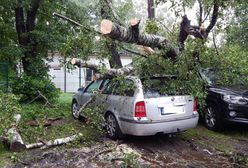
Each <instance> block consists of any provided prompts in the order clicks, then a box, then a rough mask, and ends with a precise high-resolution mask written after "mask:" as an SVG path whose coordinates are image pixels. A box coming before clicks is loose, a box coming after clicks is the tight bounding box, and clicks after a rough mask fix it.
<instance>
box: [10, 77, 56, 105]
mask: <svg viewBox="0 0 248 168" xmlns="http://www.w3.org/2000/svg"><path fill="white" fill-rule="evenodd" d="M11 88H12V92H13V93H14V94H16V95H19V96H20V101H21V102H28V101H30V100H32V99H34V98H35V97H36V96H37V95H38V91H40V92H41V93H42V94H43V95H44V96H46V98H48V99H49V101H55V100H56V99H57V98H58V96H59V90H58V89H57V88H56V87H55V85H54V84H53V83H52V81H51V80H50V79H49V78H46V77H43V78H42V79H40V78H33V77H30V76H27V75H23V76H22V77H18V78H16V79H14V80H12V82H11ZM38 100H39V101H44V100H43V99H38Z"/></svg>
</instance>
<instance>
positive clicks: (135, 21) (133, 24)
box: [130, 18, 140, 26]
mask: <svg viewBox="0 0 248 168" xmlns="http://www.w3.org/2000/svg"><path fill="white" fill-rule="evenodd" d="M139 23H140V20H138V19H136V18H135V19H131V20H130V24H131V26H136V25H138V24H139Z"/></svg>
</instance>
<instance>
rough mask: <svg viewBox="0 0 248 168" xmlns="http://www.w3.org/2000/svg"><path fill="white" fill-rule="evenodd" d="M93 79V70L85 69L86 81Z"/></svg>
mask: <svg viewBox="0 0 248 168" xmlns="http://www.w3.org/2000/svg"><path fill="white" fill-rule="evenodd" d="M92 79H93V70H91V69H88V68H87V69H86V81H92Z"/></svg>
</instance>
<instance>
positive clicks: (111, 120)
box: [105, 112, 124, 140]
mask: <svg viewBox="0 0 248 168" xmlns="http://www.w3.org/2000/svg"><path fill="white" fill-rule="evenodd" d="M105 122H106V132H107V137H108V138H110V139H112V140H117V139H122V138H123V137H124V136H123V134H122V132H121V129H120V127H119V124H118V121H117V120H116V118H115V116H114V115H113V114H112V113H110V112H109V113H107V114H106V116H105Z"/></svg>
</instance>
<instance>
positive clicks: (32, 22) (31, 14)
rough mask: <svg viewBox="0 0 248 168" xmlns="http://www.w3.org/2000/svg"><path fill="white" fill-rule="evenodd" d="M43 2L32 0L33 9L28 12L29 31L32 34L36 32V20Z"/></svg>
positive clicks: (27, 23)
mask: <svg viewBox="0 0 248 168" xmlns="http://www.w3.org/2000/svg"><path fill="white" fill-rule="evenodd" d="M40 2H41V0H32V1H31V8H30V9H29V10H28V11H27V22H26V25H27V31H28V32H30V31H32V30H34V27H35V18H36V15H37V11H38V8H39V6H40Z"/></svg>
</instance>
